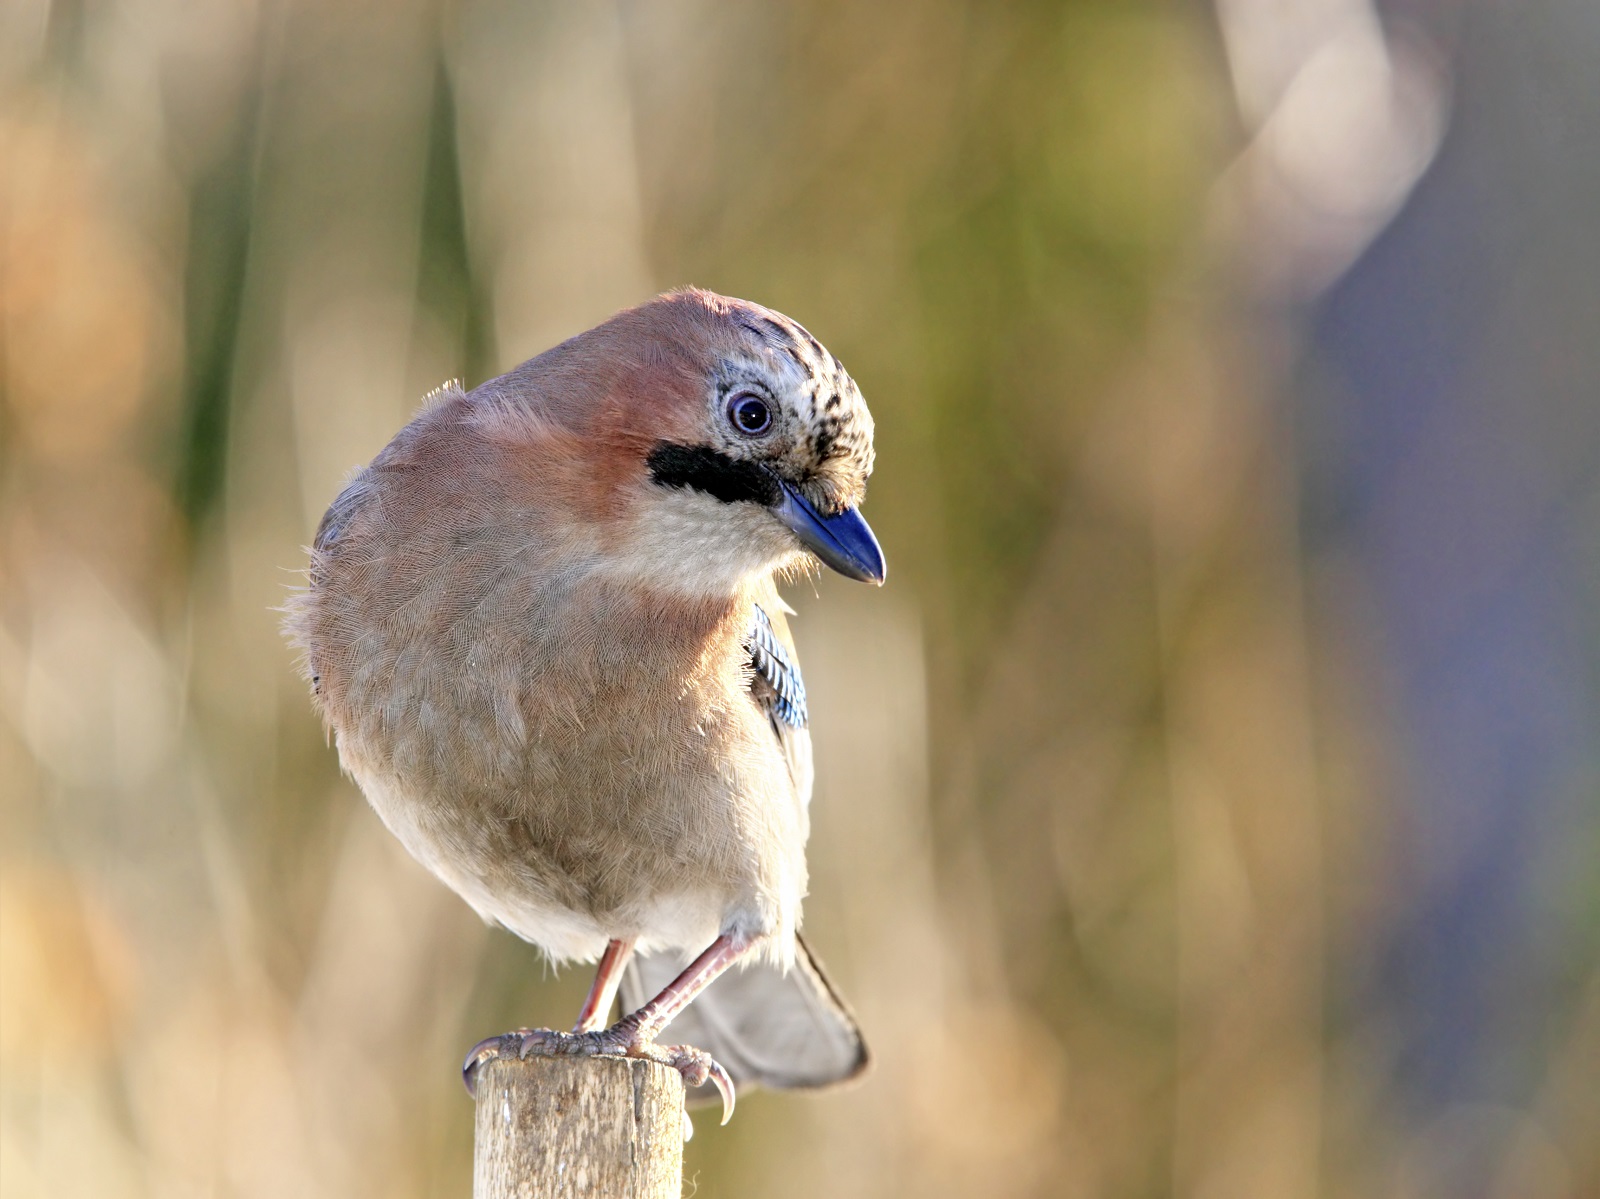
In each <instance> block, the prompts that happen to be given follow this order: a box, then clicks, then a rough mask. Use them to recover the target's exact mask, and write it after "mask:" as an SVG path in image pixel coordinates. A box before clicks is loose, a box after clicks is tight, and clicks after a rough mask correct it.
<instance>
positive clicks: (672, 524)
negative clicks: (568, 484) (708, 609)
mask: <svg viewBox="0 0 1600 1199" xmlns="http://www.w3.org/2000/svg"><path fill="white" fill-rule="evenodd" d="M800 555H801V550H800V547H799V546H798V545H797V544H796V542H795V539H794V534H792V533H790V532H789V530H788V529H786V528H784V527H783V526H782V525H781V524H779V523H778V520H777V518H776V517H774V516H773V515H772V513H770V512H768V511H767V510H766V509H765V508H762V507H760V506H759V505H757V504H753V503H747V502H745V501H738V502H735V503H724V502H723V501H722V500H719V499H717V498H715V497H714V496H710V495H707V494H705V493H704V492H700V491H694V490H692V489H687V488H674V489H670V490H669V489H667V488H659V489H657V493H656V494H654V495H652V496H651V497H650V501H649V503H647V504H643V505H640V509H639V515H638V516H637V517H636V518H635V519H634V520H633V521H632V523H631V524H630V525H629V526H628V527H627V530H626V532H625V533H624V535H623V541H622V544H621V545H620V546H619V547H618V552H616V553H615V554H610V555H607V556H606V557H605V558H603V559H601V560H599V561H598V562H597V563H596V564H595V568H596V569H597V570H600V571H604V572H605V573H607V574H611V575H615V576H617V577H619V578H623V579H626V580H628V581H629V582H637V583H646V584H648V585H650V586H652V587H655V588H658V589H663V590H670V591H676V592H678V593H680V594H683V595H693V596H721V595H729V594H732V593H733V592H734V591H736V590H737V589H738V588H739V587H740V586H742V585H743V584H744V583H745V582H746V581H747V580H748V579H749V578H750V577H751V576H752V575H758V574H767V573H770V572H771V571H774V570H777V569H780V568H782V567H784V566H786V565H788V564H789V563H790V562H791V561H792V560H793V559H795V558H798V557H800Z"/></svg>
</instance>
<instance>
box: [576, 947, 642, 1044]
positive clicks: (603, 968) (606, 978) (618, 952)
mask: <svg viewBox="0 0 1600 1199" xmlns="http://www.w3.org/2000/svg"><path fill="white" fill-rule="evenodd" d="M633 945H634V938H632V937H629V938H628V939H627V940H626V941H611V942H609V943H608V944H607V945H606V951H605V952H604V953H603V954H601V955H600V964H599V965H598V966H596V967H595V971H594V983H593V984H592V985H591V986H590V987H589V997H588V998H587V999H585V1000H584V1001H583V1007H582V1008H581V1009H580V1010H579V1012H578V1022H577V1023H576V1024H574V1025H573V1026H572V1031H573V1032H594V1031H595V1030H596V1029H599V1028H604V1027H605V1024H606V1017H607V1016H609V1015H610V1014H611V1001H612V1000H613V999H615V998H616V997H617V988H618V987H620V986H621V985H622V970H623V967H625V966H626V965H627V964H628V959H629V958H631V957H632V956H633Z"/></svg>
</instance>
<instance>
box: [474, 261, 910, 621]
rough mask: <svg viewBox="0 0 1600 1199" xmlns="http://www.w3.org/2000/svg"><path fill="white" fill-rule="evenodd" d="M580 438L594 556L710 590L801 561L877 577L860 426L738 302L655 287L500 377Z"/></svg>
mask: <svg viewBox="0 0 1600 1199" xmlns="http://www.w3.org/2000/svg"><path fill="white" fill-rule="evenodd" d="M518 375H522V376H524V377H523V379H522V380H521V384H522V385H521V386H519V387H518V388H517V391H519V392H521V393H522V394H524V395H526V394H527V392H528V391H529V390H535V391H537V392H538V393H540V395H541V397H542V399H543V400H544V403H543V404H541V408H542V409H543V410H544V412H545V413H546V414H547V415H550V416H554V417H556V418H557V419H559V420H561V422H562V423H563V424H565V425H566V426H567V427H569V428H575V429H577V430H579V431H580V432H581V436H582V444H583V445H584V446H586V447H588V456H589V457H590V458H591V461H590V463H589V467H590V470H591V482H592V484H593V486H594V487H596V488H600V489H603V490H604V491H605V493H606V495H605V496H604V497H599V496H597V497H596V502H597V504H598V503H602V502H603V501H604V500H609V503H606V504H604V506H605V507H606V508H607V510H608V516H607V521H608V523H609V524H610V526H611V527H612V529H613V537H614V540H613V542H612V546H613V548H612V549H611V551H610V553H609V554H608V560H609V561H610V562H611V563H613V564H614V565H616V566H617V567H618V568H620V569H623V570H625V571H626V572H627V573H629V574H632V575H636V576H639V577H643V578H648V579H650V580H652V581H654V582H656V583H661V584H669V585H671V584H676V585H678V587H679V589H682V590H690V591H703V592H715V591H722V590H725V589H728V588H731V587H736V586H737V585H738V584H739V583H740V582H742V581H743V580H745V579H748V578H749V577H750V576H753V575H759V574H770V573H772V572H773V571H776V570H783V569H785V568H793V567H796V566H801V565H803V564H804V562H805V561H806V560H807V558H808V556H809V557H810V558H815V559H817V560H820V561H821V562H822V563H823V564H824V565H826V566H828V567H830V568H832V569H833V570H836V571H838V572H839V573H840V574H843V575H845V576H847V577H849V578H852V579H858V580H861V581H863V582H870V583H882V582H883V579H884V571H885V567H884V560H883V552H882V550H881V549H879V547H878V542H877V539H876V538H875V537H874V536H873V533H872V530H871V528H870V527H869V526H868V525H867V523H866V521H865V520H864V519H863V518H862V517H861V514H860V512H859V510H858V509H859V505H860V503H861V500H862V498H863V496H864V495H865V493H866V485H867V477H868V475H870V474H871V472H872V462H873V450H872V434H873V426H872V416H871V414H870V413H869V412H868V411H867V406H866V404H865V403H864V402H863V400H862V398H861V392H860V391H859V389H858V388H857V387H856V384H855V381H854V380H853V379H851V378H850V376H849V374H848V373H846V371H845V369H844V367H843V366H842V365H840V363H839V360H838V359H837V358H835V357H834V356H833V355H832V354H831V353H829V352H828V351H827V350H826V349H825V348H823V346H822V345H821V343H819V342H818V341H817V339H816V338H815V337H813V336H812V335H811V334H810V333H808V332H807V331H806V330H805V329H804V328H802V327H801V326H800V325H799V324H797V323H796V322H794V321H792V320H790V319H789V318H788V317H786V316H783V315H782V314H780V313H777V312H774V311H772V310H770V309H767V308H763V307H761V306H760V305H758V304H752V303H749V302H747V301H744V300H736V299H730V298H727V297H724V296H719V295H715V294H713V293H710V292H705V291H700V290H697V289H687V290H682V291H676V292H669V293H667V294H666V295H663V296H658V297H657V298H656V299H654V300H651V301H649V302H647V303H645V304H642V305H640V306H639V307H637V308H631V309H628V310H627V311H625V312H622V313H619V314H617V316H615V317H613V318H612V319H611V320H609V321H607V322H606V323H605V324H603V325H600V326H599V327H597V328H596V329H593V330H590V331H589V332H588V333H585V334H581V335H579V336H578V337H576V338H573V339H572V340H571V341H569V342H566V343H563V345H561V346H558V347H556V349H554V350H552V351H550V352H549V353H547V354H545V355H541V356H540V358H536V359H534V360H533V361H532V362H530V363H528V364H526V365H525V366H524V367H522V368H519V371H517V372H513V373H512V375H510V376H507V377H506V378H507V380H508V381H512V382H516V381H517V376H518Z"/></svg>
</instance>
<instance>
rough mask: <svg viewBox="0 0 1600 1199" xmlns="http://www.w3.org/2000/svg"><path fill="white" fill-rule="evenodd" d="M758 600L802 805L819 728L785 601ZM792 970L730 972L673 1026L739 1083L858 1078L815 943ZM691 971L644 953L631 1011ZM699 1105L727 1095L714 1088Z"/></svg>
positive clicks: (855, 1037)
mask: <svg viewBox="0 0 1600 1199" xmlns="http://www.w3.org/2000/svg"><path fill="white" fill-rule="evenodd" d="M764 598H765V605H764V606H763V605H761V604H758V605H757V606H756V608H755V612H754V617H753V619H752V621H751V625H750V631H749V632H748V633H747V634H746V635H745V648H746V649H747V650H748V651H749V655H750V667H751V675H750V694H751V697H752V698H753V699H754V700H755V702H756V703H757V704H758V705H759V706H760V708H761V709H762V711H764V712H765V713H766V714H767V718H768V720H769V721H770V722H771V724H772V731H773V734H774V735H775V736H776V737H777V738H778V744H779V746H780V747H781V748H782V750H783V755H784V759H785V761H786V762H787V763H788V767H789V777H790V779H791V781H792V782H793V784H794V791H795V798H796V800H797V801H798V802H799V803H800V804H801V805H806V804H808V803H809V802H810V800H811V782H812V768H811V734H810V733H809V732H808V731H807V729H806V724H807V713H806V688H805V681H804V680H803V679H802V678H801V677H800V663H799V660H798V658H797V656H796V654H795V651H794V643H793V642H792V641H791V640H790V638H789V627H788V622H787V621H786V620H785V619H784V608H783V606H782V601H780V600H779V599H778V597H777V593H776V592H773V593H772V595H771V596H769V597H764ZM795 941H796V945H795V960H794V967H793V968H792V969H791V970H789V971H788V972H787V973H785V972H783V971H781V970H779V969H778V968H777V967H776V966H773V965H771V964H770V963H767V962H764V961H759V962H752V963H750V964H749V965H748V966H746V967H744V968H743V969H739V970H730V971H729V972H728V973H726V974H724V975H723V976H722V977H721V978H719V979H717V980H716V981H715V982H714V983H712V984H711V986H710V987H708V988H707V989H706V990H705V991H703V992H701V994H700V995H698V996H696V997H695V1001H694V1002H693V1003H691V1004H690V1005H689V1006H688V1007H687V1008H686V1009H685V1010H684V1011H682V1012H680V1013H679V1014H678V1016H677V1017H676V1018H675V1019H674V1020H673V1021H672V1024H671V1025H670V1027H671V1029H672V1036H673V1037H674V1039H677V1040H681V1041H682V1042H683V1043H684V1044H688V1045H695V1046H697V1047H699V1048H701V1049H704V1050H706V1051H707V1052H708V1053H710V1054H711V1056H712V1057H714V1058H716V1059H717V1061H719V1062H721V1063H722V1065H723V1066H724V1067H726V1069H727V1070H728V1073H729V1074H731V1075H732V1076H733V1080H734V1084H735V1085H736V1086H739V1087H748V1086H750V1085H760V1086H766V1087H773V1088H776V1089H779V1090H790V1089H794V1088H811V1087H824V1086H828V1085H829V1084H830V1083H836V1082H843V1081H845V1080H846V1079H850V1078H854V1077H855V1076H856V1075H858V1074H860V1073H861V1071H862V1070H864V1069H865V1068H866V1066H867V1047H866V1044H865V1042H864V1041H863V1040H862V1038H861V1030H860V1029H859V1028H857V1027H856V1022H855V1017H853V1016H852V1015H851V1014H850V1009H849V1008H848V1007H846V1006H845V1003H844V1001H843V1000H842V999H841V998H840V997H839V993H838V992H837V991H835V990H834V988H833V984H832V983H830V982H829V981H828V976H827V975H826V974H825V973H823V970H822V965H821V963H820V962H818V961H817V959H816V957H815V955H813V954H812V952H811V948H810V946H808V945H807V944H806V943H805V940H804V939H803V938H800V937H798V936H797V937H796V938H795ZM681 969H682V963H681V962H680V961H679V960H678V958H677V957H676V956H674V955H672V954H654V955H651V956H644V957H640V956H636V957H634V958H633V960H632V961H631V962H630V963H629V964H628V969H627V971H626V972H625V973H624V975H623V979H622V988H621V996H622V1007H623V1010H624V1011H627V1012H631V1011H636V1010H637V1009H638V1008H639V1007H641V1006H643V1005H644V1004H645V1003H646V1002H648V1001H649V1000H650V999H651V998H652V997H653V996H655V995H656V994H658V993H659V992H660V991H661V989H662V988H663V987H665V986H666V985H667V984H668V983H669V982H671V981H672V980H673V979H674V978H675V977H676V976H677V974H678V972H679V971H680V970H681ZM689 1098H690V1102H699V1101H702V1100H704V1101H707V1102H709V1101H711V1100H716V1099H717V1098H718V1096H717V1093H716V1091H715V1089H714V1088H712V1087H711V1086H710V1085H709V1084H708V1085H706V1086H704V1087H699V1088H696V1089H695V1090H693V1091H691V1093H690V1096H689Z"/></svg>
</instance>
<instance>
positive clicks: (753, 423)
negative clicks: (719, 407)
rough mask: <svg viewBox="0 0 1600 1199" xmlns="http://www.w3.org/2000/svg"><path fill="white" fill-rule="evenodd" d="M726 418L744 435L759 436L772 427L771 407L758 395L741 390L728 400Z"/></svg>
mask: <svg viewBox="0 0 1600 1199" xmlns="http://www.w3.org/2000/svg"><path fill="white" fill-rule="evenodd" d="M728 419H729V420H730V421H732V422H733V427H734V428H735V429H737V430H739V432H741V433H743V434H744V435H745V436H746V437H759V436H760V435H761V434H763V433H765V432H766V431H767V430H768V429H770V428H772V409H771V408H769V407H768V406H767V402H766V401H765V400H764V399H762V398H761V397H760V396H758V395H753V394H752V393H750V392H748V391H741V392H739V393H738V394H737V395H735V396H734V397H733V398H732V399H730V400H729V401H728Z"/></svg>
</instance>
